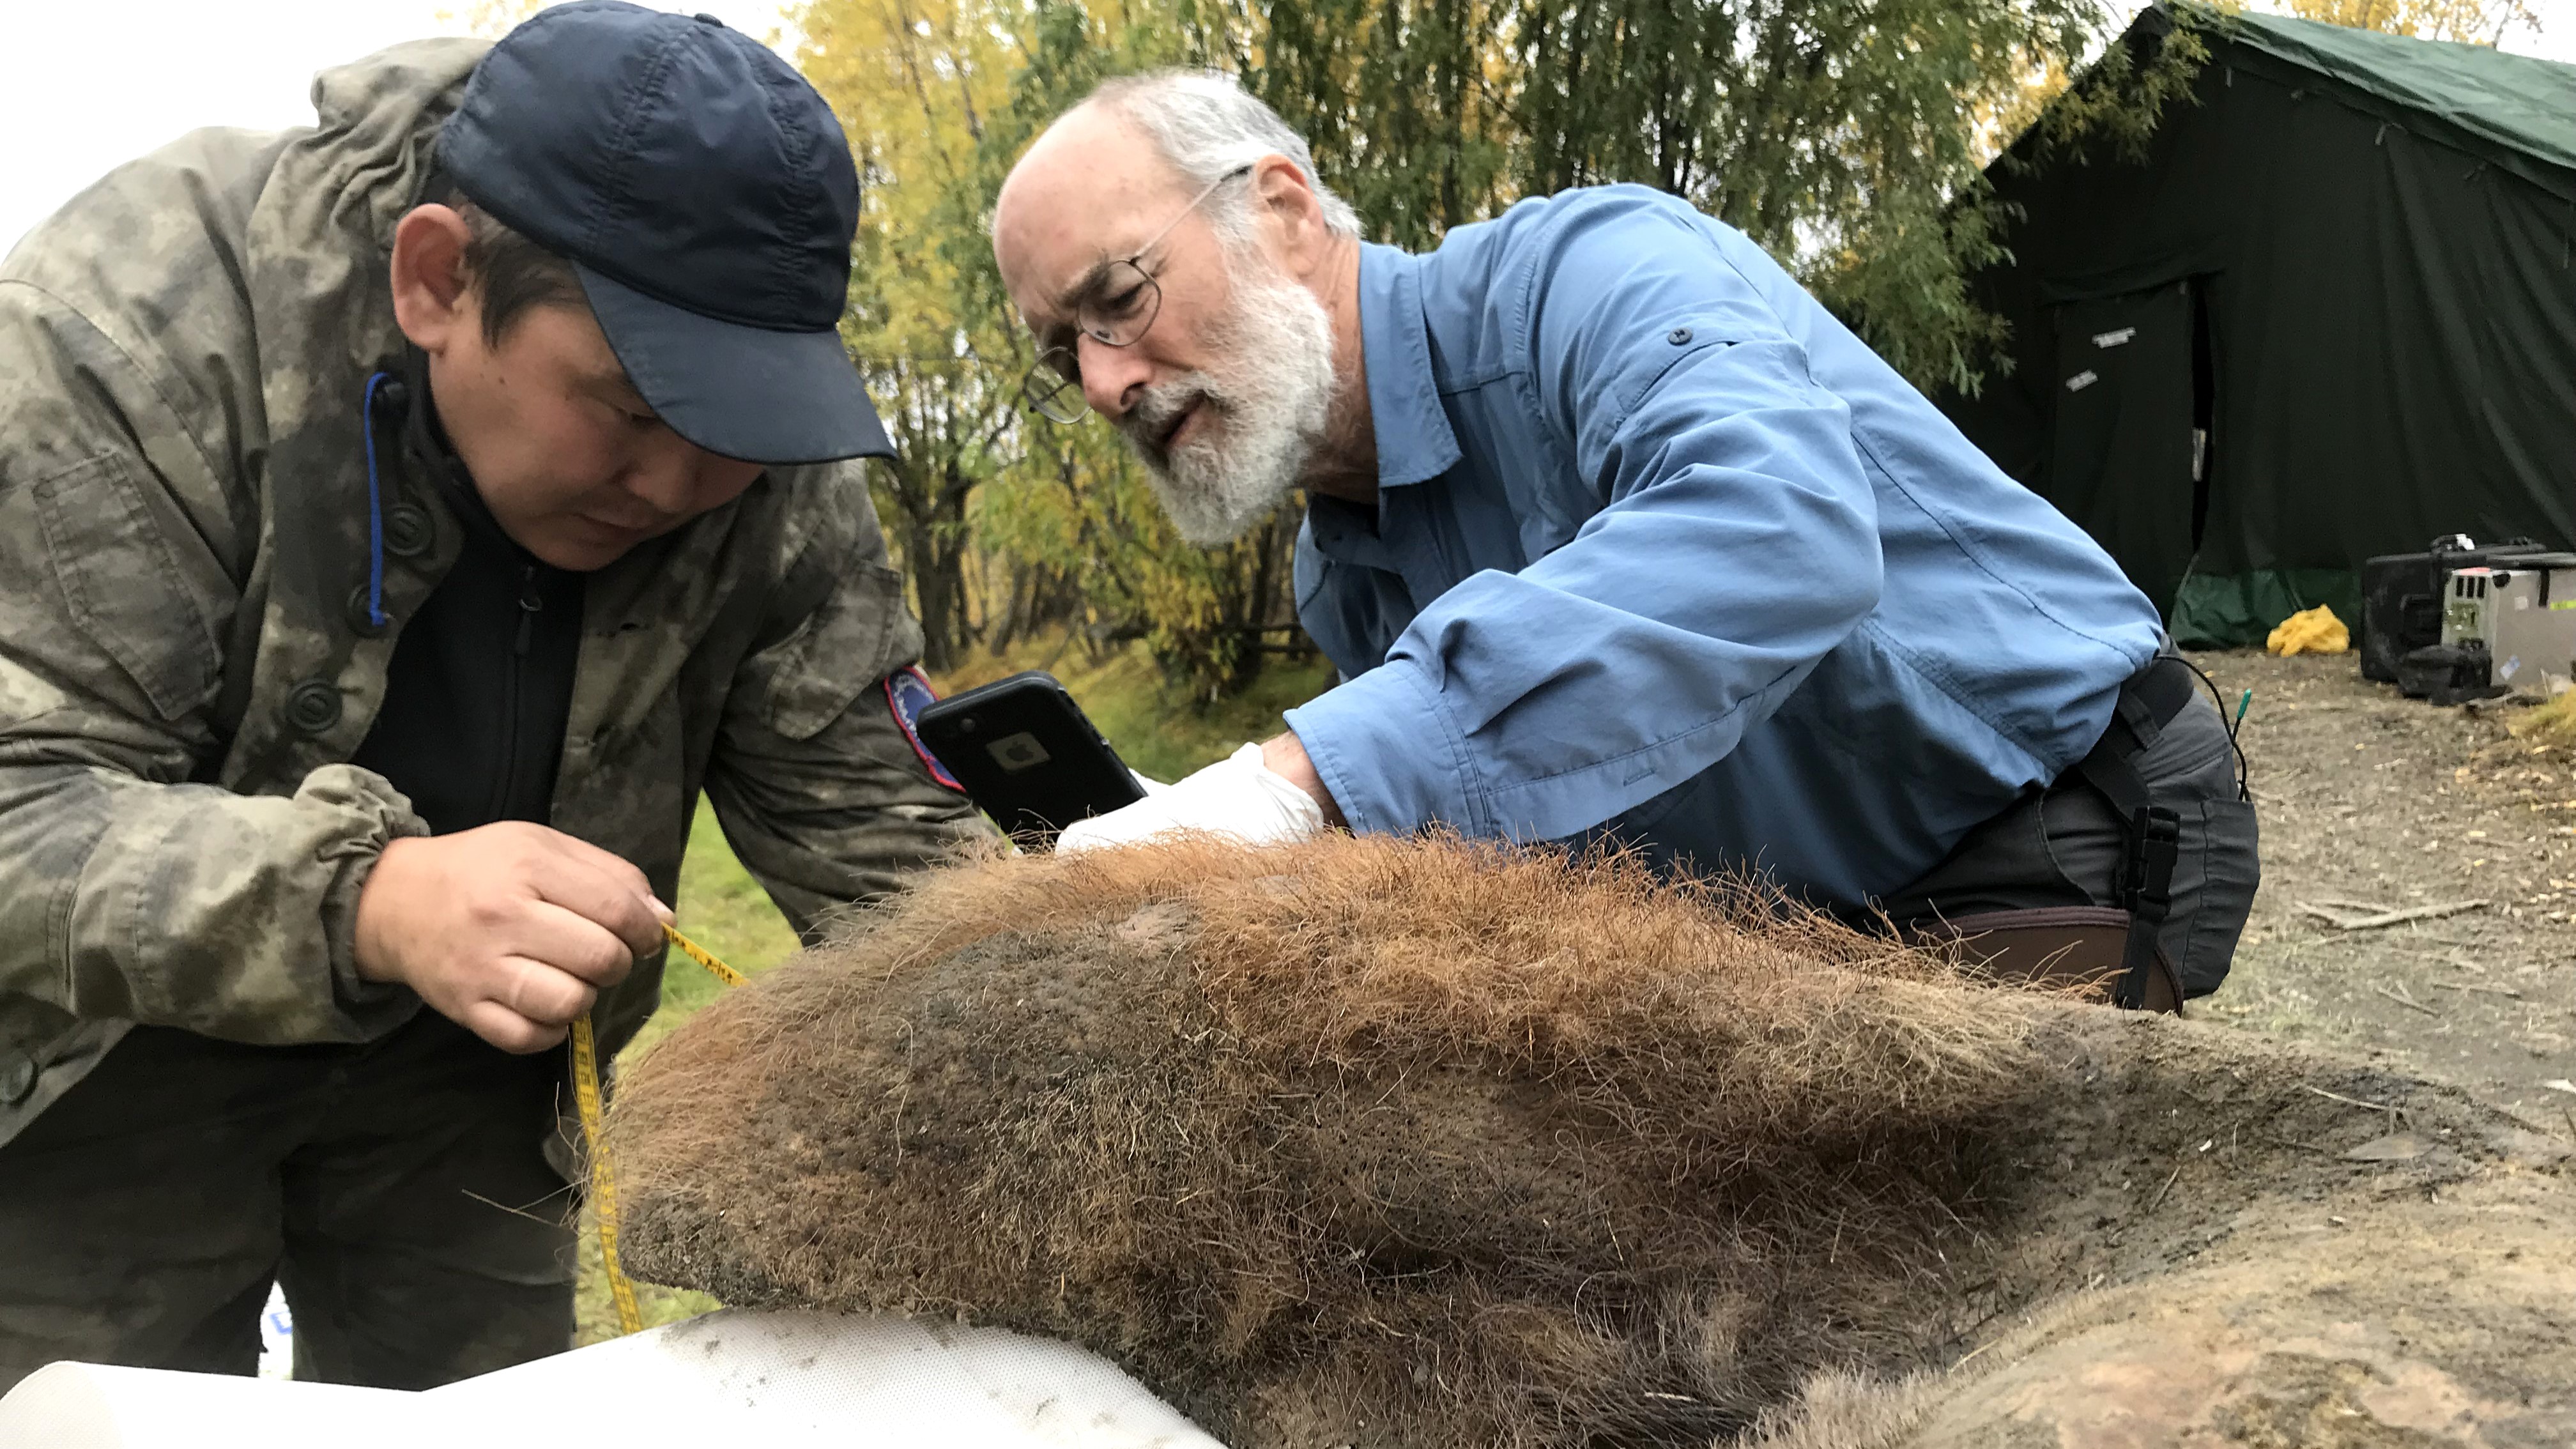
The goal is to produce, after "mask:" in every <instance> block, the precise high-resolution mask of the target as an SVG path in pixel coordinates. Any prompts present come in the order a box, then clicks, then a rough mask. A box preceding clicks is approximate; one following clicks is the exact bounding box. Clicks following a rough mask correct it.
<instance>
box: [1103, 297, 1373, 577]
mask: <svg viewBox="0 0 2576 1449" xmlns="http://www.w3.org/2000/svg"><path fill="white" fill-rule="evenodd" d="M1234 269H1235V270H1234V279H1233V280H1234V300H1233V307H1232V310H1231V314H1230V315H1229V316H1228V317H1227V318H1226V319H1225V321H1224V323H1223V324H1222V325H1221V327H1219V328H1218V329H1217V331H1216V334H1215V335H1214V336H1213V337H1211V338H1210V339H1209V343H1210V350H1211V351H1212V352H1213V353H1214V354H1215V356H1216V358H1217V359H1218V360H1217V361H1216V363H1215V364H1214V365H1213V366H1212V367H1210V368H1208V369H1205V370H1203V371H1199V372H1192V373H1186V374H1184V375H1182V376H1180V377H1176V378H1173V379H1171V380H1170V381H1168V382H1161V383H1156V384H1154V385H1153V386H1151V387H1149V388H1147V389H1146V390H1145V394H1144V396H1143V398H1142V399H1140V400H1139V401H1138V402H1137V404H1136V406H1135V407H1134V408H1132V409H1131V410H1129V412H1128V413H1127V415H1126V416H1125V417H1123V418H1120V419H1119V420H1118V426H1119V429H1120V430H1121V431H1122V432H1124V433H1125V434H1126V435H1127V441H1128V442H1129V443H1130V444H1131V445H1133V446H1134V448H1135V450H1136V456H1137V457H1138V459H1140V460H1141V461H1142V462H1143V463H1144V465H1145V476H1146V479H1147V481H1148V482H1150V483H1152V485H1153V488H1154V496H1155V497H1157V498H1159V499H1161V500H1162V503H1163V512H1164V513H1165V514H1167V515H1168V516H1169V517H1170V518H1171V520H1172V527H1173V528H1174V529H1176V530H1178V531H1179V533H1180V535H1181V537H1182V538H1184V539H1186V540H1188V541H1189V542H1191V543H1193V544H1196V545H1198V546H1200V547H1202V548H1212V547H1215V546H1216V545H1218V544H1222V543H1228V542H1231V541H1233V540H1234V539H1237V538H1240V537H1242V536H1243V534H1244V532H1245V531H1246V530H1248V529H1250V528H1251V527H1252V526H1253V525H1254V524H1256V523H1259V522H1260V521H1261V520H1262V519H1264V518H1266V517H1268V516H1269V515H1270V511H1271V510H1272V509H1274V508H1276V507H1278V506H1279V503H1280V500H1282V499H1284V498H1286V497H1287V496H1288V495H1289V493H1290V492H1292V491H1294V490H1295V489H1296V487H1297V484H1298V481H1299V480H1300V479H1301V478H1302V477H1303V476H1304V475H1305V471H1306V464H1307V462H1308V461H1309V460H1310V459H1311V458H1313V456H1314V453H1315V448H1316V445H1317V444H1318V443H1320V442H1321V441H1322V440H1323V436H1324V429H1325V426H1326V424H1327V422H1328V420H1329V419H1330V417H1331V415H1332V404H1333V393H1334V389H1335V385H1336V379H1335V377H1334V374H1333V319H1332V316H1331V314H1329V313H1327V312H1326V311H1325V310H1324V304H1323V303H1322V302H1320V301H1317V300H1316V298H1315V294H1314V293H1312V292H1310V291H1307V290H1306V289H1305V288H1304V287H1301V286H1299V285H1298V284H1296V283H1295V282H1292V281H1290V280H1289V279H1288V278H1286V277H1284V276H1281V275H1280V274H1279V273H1278V271H1277V270H1276V269H1275V268H1273V267H1271V266H1270V265H1269V264H1268V262H1267V261H1266V260H1264V259H1262V258H1261V257H1259V256H1258V254H1255V255H1252V256H1248V257H1243V258H1240V259H1238V260H1236V261H1235V262H1234ZM1193 404H1203V406H1202V407H1201V411H1200V415H1199V418H1198V421H1197V422H1196V423H1194V424H1192V428H1193V431H1192V433H1191V436H1190V439H1189V441H1188V442H1185V443H1183V444H1181V445H1180V446H1179V447H1177V448H1172V449H1170V450H1168V451H1167V450H1165V449H1164V448H1163V447H1162V445H1161V439H1162V437H1163V435H1164V433H1165V432H1166V431H1167V430H1168V429H1169V428H1170V427H1171V425H1172V421H1173V420H1174V419H1175V418H1178V417H1179V416H1181V414H1183V413H1185V412H1187V411H1188V410H1189V409H1190V407H1191V406H1192V405H1193Z"/></svg>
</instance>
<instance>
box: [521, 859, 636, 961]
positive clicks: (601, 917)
mask: <svg viewBox="0 0 2576 1449" xmlns="http://www.w3.org/2000/svg"><path fill="white" fill-rule="evenodd" d="M565 838H566V839H567V840H569V839H570V837H569V836H567V837H565ZM572 843H573V844H575V845H581V842H580V841H572ZM582 848H583V849H584V850H592V848H591V847H589V846H586V845H585V846H582ZM592 853H593V854H595V855H598V856H601V857H604V858H606V859H608V860H611V861H615V862H616V863H617V864H618V865H619V866H622V867H624V869H623V870H622V871H606V870H601V869H598V868H597V867H596V866H595V865H594V864H593V862H591V861H590V860H588V859H585V858H582V857H580V856H576V855H574V854H571V853H569V852H567V853H565V854H561V855H551V856H541V857H539V858H538V859H537V861H536V862H535V864H534V865H533V867H532V868H531V870H530V871H529V883H530V884H531V885H533V886H535V887H536V892H537V898H538V899H539V900H542V901H546V902H548V903H550V904H553V905H556V906H560V907H562V908H563V909H565V910H567V911H570V912H572V913H573V914H574V915H576V916H579V917H581V918H582V919H583V920H585V921H591V922H594V923H596V924H598V925H599V926H601V927H603V928H605V929H606V930H607V931H608V933H609V934H611V935H613V936H615V937H616V938H617V939H618V940H620V941H622V942H624V943H625V945H626V949H627V950H629V951H631V952H633V953H634V954H635V955H637V956H649V955H651V954H652V953H653V952H655V951H657V950H659V949H661V946H662V920H663V918H662V917H661V916H660V915H658V914H656V913H655V912H654V910H653V905H654V901H653V891H652V887H651V886H650V884H649V883H647V882H646V881H645V879H644V873H643V872H642V871H639V870H636V869H635V868H634V867H633V866H629V865H627V864H626V862H624V861H622V860H617V858H616V857H615V856H612V855H609V854H608V853H607V852H606V851H599V850H592Z"/></svg>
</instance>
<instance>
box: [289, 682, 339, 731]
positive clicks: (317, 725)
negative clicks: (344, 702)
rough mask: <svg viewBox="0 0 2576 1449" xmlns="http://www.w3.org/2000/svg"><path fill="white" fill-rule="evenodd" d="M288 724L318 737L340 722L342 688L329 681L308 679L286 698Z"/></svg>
mask: <svg viewBox="0 0 2576 1449" xmlns="http://www.w3.org/2000/svg"><path fill="white" fill-rule="evenodd" d="M286 722H287V723H288V724H291V725H293V726H295V727H296V728H297V729H299V730H302V731H303V732H304V733H306V734H308V735H318V734H320V733H322V732H323V731H324V730H327V729H329V728H330V727H331V726H333V725H335V724H338V723H339V722H340V687H339V686H338V685H336V684H333V683H332V682H331V681H329V680H327V679H308V680H306V681H304V682H303V683H302V684H299V685H297V686H295V688H294V690H293V691H292V692H290V693H289V694H288V695H287V696H286Z"/></svg>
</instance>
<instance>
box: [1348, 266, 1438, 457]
mask: <svg viewBox="0 0 2576 1449" xmlns="http://www.w3.org/2000/svg"><path fill="white" fill-rule="evenodd" d="M1360 354H1361V356H1362V357H1363V358H1364V359H1366V361H1367V365H1368V395H1369V421H1370V426H1371V428H1372V430H1373V431H1374V432H1375V433H1376V434H1377V483H1378V486H1379V487H1380V488H1401V487H1404V486H1406V485H1407V484H1412V483H1420V482H1423V481H1425V480H1427V479H1432V478H1437V477H1439V476H1440V475H1441V474H1443V473H1446V472H1448V471H1449V470H1450V469H1451V468H1452V467H1454V466H1456V464H1457V462H1458V459H1459V457H1460V454H1459V451H1458V434H1457V433H1456V432H1455V431H1454V430H1453V429H1451V428H1450V426H1449V414H1448V412H1447V410H1446V409H1444V408H1442V407H1441V406H1440V388H1439V383H1438V382H1437V380H1436V379H1435V378H1434V377H1433V375H1432V371H1431V329H1430V324H1429V321H1428V319H1426V318H1425V317H1424V316H1423V312H1422V258H1420V257H1417V256H1414V255H1412V254H1410V253H1408V252H1402V251H1398V250H1397V249H1395V248H1394V247H1388V246H1379V245H1377V244H1376V243H1374V242H1369V243H1364V244H1363V245H1362V246H1361V247H1360Z"/></svg>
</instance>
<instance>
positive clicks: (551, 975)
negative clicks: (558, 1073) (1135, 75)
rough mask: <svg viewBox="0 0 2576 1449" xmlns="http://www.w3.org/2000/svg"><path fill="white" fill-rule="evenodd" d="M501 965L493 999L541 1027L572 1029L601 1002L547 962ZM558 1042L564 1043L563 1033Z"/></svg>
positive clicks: (595, 993) (519, 960) (507, 961)
mask: <svg viewBox="0 0 2576 1449" xmlns="http://www.w3.org/2000/svg"><path fill="white" fill-rule="evenodd" d="M499 965H500V979H499V980H497V981H495V982H494V983H493V991H492V999H493V1000H495V1001H497V1002H499V1003H500V1004H501V1005H503V1006H506V1007H508V1008H509V1009H510V1010H511V1011H512V1012H514V1013H516V1014H518V1015H520V1016H523V1017H525V1018H527V1019H528V1020H529V1021H532V1022H534V1023H536V1024H537V1025H538V1026H540V1027H547V1028H560V1027H566V1026H570V1025H571V1024H572V1022H573V1019H574V1018H576V1017H578V1016H580V1015H581V1014H582V1013H583V1012H585V1011H588V1010H590V1008H591V1004H592V1003H593V1002H596V1001H597V1000H599V992H598V991H596V990H594V989H593V988H592V987H591V986H589V985H588V984H587V983H585V982H583V981H582V980H581V979H580V978H579V977H576V976H573V975H570V974H568V973H566V972H564V971H561V970H558V969H557V968H555V967H553V966H551V965H548V964H547V963H545V962H543V961H531V960H528V959H526V958H524V957H508V958H504V959H503V960H502V961H501V962H500V963H499ZM555 1039H556V1040H557V1041H561V1040H562V1039H563V1037H562V1033H561V1032H560V1031H558V1032H557V1033H556V1037H555Z"/></svg>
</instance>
